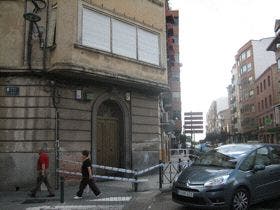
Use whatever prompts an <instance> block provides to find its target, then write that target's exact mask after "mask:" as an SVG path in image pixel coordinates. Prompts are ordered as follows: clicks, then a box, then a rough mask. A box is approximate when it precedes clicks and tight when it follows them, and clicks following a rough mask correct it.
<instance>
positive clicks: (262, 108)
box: [262, 100, 264, 110]
mask: <svg viewBox="0 0 280 210" xmlns="http://www.w3.org/2000/svg"><path fill="white" fill-rule="evenodd" d="M263 105H264V104H263V100H262V110H263V109H264V106H263Z"/></svg>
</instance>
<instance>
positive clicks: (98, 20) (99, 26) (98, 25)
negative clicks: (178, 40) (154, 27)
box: [82, 8, 160, 65]
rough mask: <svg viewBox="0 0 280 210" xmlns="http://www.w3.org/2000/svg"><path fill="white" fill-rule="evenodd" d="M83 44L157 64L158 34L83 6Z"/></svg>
mask: <svg viewBox="0 0 280 210" xmlns="http://www.w3.org/2000/svg"><path fill="white" fill-rule="evenodd" d="M82 21H83V23H82V45H85V46H89V47H92V48H96V49H99V50H104V51H107V52H111V53H115V54H118V55H121V56H125V57H129V58H133V59H136V60H140V61H144V62H146V63H151V64H155V65H159V57H160V49H159V35H158V34H155V33H152V32H149V31H146V30H143V29H139V28H138V27H137V26H136V25H132V24H128V23H126V22H122V21H119V20H116V19H114V18H112V17H109V16H107V15H103V14H100V13H97V12H95V11H93V10H90V9H86V8H83V18H82Z"/></svg>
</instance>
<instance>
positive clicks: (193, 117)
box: [184, 112, 203, 145]
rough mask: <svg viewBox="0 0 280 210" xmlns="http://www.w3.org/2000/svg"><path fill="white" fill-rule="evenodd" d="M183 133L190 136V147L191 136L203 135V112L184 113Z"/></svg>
mask: <svg viewBox="0 0 280 210" xmlns="http://www.w3.org/2000/svg"><path fill="white" fill-rule="evenodd" d="M184 115H185V119H184V120H185V123H184V133H190V134H191V145H192V143H193V135H194V137H195V134H197V133H203V112H185V113H184Z"/></svg>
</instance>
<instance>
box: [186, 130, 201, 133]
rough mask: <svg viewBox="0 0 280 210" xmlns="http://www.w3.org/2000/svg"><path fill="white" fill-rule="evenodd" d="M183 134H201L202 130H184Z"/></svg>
mask: <svg viewBox="0 0 280 210" xmlns="http://www.w3.org/2000/svg"><path fill="white" fill-rule="evenodd" d="M184 132H185V133H203V130H185V131H184Z"/></svg>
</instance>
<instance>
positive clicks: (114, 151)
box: [96, 99, 125, 167]
mask: <svg viewBox="0 0 280 210" xmlns="http://www.w3.org/2000/svg"><path fill="white" fill-rule="evenodd" d="M124 154H125V147H124V119H123V112H122V110H121V108H120V106H119V105H118V104H117V103H116V102H115V101H113V100H110V99H108V100H105V101H104V102H102V103H101V105H100V106H99V108H98V110H97V118H96V163H97V164H98V165H105V166H111V167H122V165H123V164H122V163H123V162H124Z"/></svg>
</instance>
